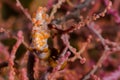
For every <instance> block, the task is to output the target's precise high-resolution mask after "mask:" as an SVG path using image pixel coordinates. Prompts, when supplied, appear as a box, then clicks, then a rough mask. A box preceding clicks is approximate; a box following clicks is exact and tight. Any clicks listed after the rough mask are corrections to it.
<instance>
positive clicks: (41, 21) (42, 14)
mask: <svg viewBox="0 0 120 80" xmlns="http://www.w3.org/2000/svg"><path fill="white" fill-rule="evenodd" d="M49 21H50V19H49V16H48V15H47V14H46V9H45V8H43V7H39V8H38V10H37V11H36V13H35V14H34V16H33V18H32V22H33V25H34V26H33V28H32V45H31V46H32V48H33V49H34V50H36V51H37V52H39V53H37V54H39V57H40V58H41V59H45V58H47V57H48V54H49V49H48V44H47V40H48V38H49V37H50V32H49V30H48V26H47V24H48V23H49Z"/></svg>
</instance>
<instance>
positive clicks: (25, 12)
mask: <svg viewBox="0 0 120 80" xmlns="http://www.w3.org/2000/svg"><path fill="white" fill-rule="evenodd" d="M16 5H17V6H18V7H19V8H20V9H21V10H22V12H23V13H24V14H25V16H26V17H27V18H28V19H29V20H30V21H32V19H31V16H30V14H29V13H28V12H27V11H26V9H24V7H23V6H22V5H21V3H20V1H19V0H16Z"/></svg>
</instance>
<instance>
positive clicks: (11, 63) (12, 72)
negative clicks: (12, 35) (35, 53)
mask: <svg viewBox="0 0 120 80" xmlns="http://www.w3.org/2000/svg"><path fill="white" fill-rule="evenodd" d="M17 36H18V38H17V42H16V44H15V45H14V46H13V49H12V51H11V54H10V57H9V63H8V66H9V70H10V71H9V80H14V77H15V70H14V67H13V66H14V59H15V54H16V51H17V49H18V47H19V46H20V44H21V43H22V41H23V35H22V31H19V32H18V34H17Z"/></svg>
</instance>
